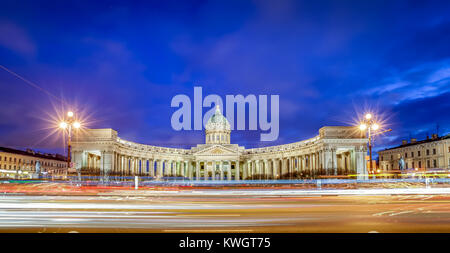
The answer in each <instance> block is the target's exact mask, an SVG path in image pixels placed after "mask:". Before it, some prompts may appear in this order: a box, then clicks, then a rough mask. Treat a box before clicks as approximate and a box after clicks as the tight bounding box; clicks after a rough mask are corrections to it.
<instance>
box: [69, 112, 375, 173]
mask: <svg viewBox="0 0 450 253" xmlns="http://www.w3.org/2000/svg"><path fill="white" fill-rule="evenodd" d="M230 135H231V127H230V123H229V122H228V120H227V119H226V118H225V117H224V116H223V115H222V113H221V111H220V109H219V108H217V109H216V112H215V114H213V115H212V116H211V118H210V119H209V120H208V122H207V124H206V125H205V143H204V144H198V145H197V146H195V147H191V148H190V149H183V148H169V147H161V146H153V145H146V144H140V143H135V142H131V141H127V140H124V139H122V138H120V137H119V135H118V133H117V131H115V130H113V129H86V130H83V131H79V132H78V133H77V134H76V135H75V136H74V138H73V140H72V157H73V162H74V163H75V166H76V169H77V170H80V171H81V174H86V173H87V174H97V175H103V176H106V175H110V176H134V175H139V176H148V177H153V178H156V179H160V178H163V177H164V178H167V177H182V178H185V179H191V180H243V179H244V180H245V179H283V178H288V177H289V176H292V175H294V176H295V177H300V178H318V177H319V176H320V175H330V176H332V175H357V177H358V178H359V179H365V178H367V170H366V162H365V156H366V153H367V142H368V140H367V138H364V137H361V133H360V132H359V131H358V129H357V128H355V127H353V126H325V127H322V128H320V129H319V133H318V135H317V136H314V137H313V138H310V139H307V140H303V141H298V142H294V143H289V144H284V145H277V146H269V147H262V148H251V149H247V148H245V147H243V146H239V145H238V144H232V143H231V141H230V140H231V138H230Z"/></svg>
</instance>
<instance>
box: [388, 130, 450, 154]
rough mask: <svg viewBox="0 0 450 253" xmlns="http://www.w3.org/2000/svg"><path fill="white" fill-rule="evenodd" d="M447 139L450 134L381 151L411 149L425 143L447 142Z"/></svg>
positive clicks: (449, 137)
mask: <svg viewBox="0 0 450 253" xmlns="http://www.w3.org/2000/svg"><path fill="white" fill-rule="evenodd" d="M445 139H450V134H447V135H444V136H440V137H437V138H431V139H425V140H421V141H416V142H414V143H411V142H409V143H407V144H403V145H399V146H396V147H393V148H387V149H384V150H381V151H386V150H392V149H397V148H404V147H410V146H415V145H420V144H424V143H430V142H435V141H440V140H445Z"/></svg>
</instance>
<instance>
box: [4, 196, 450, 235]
mask: <svg viewBox="0 0 450 253" xmlns="http://www.w3.org/2000/svg"><path fill="white" fill-rule="evenodd" d="M131 192H132V191H131ZM0 232H44V233H51V232H60V233H66V232H121V233H124V232H180V233H184V232H206V233H210V232H255V233H259V232H272V233H273V232H308V233H311V232H360V233H368V232H373V233H375V232H380V233H384V232H450V195H448V194H441V195H434V194H431V195H430V194H412V195H407V194H401V195H391V194H383V195H335V196H333V195H331V196H320V195H308V196H301V194H295V193H290V194H280V195H277V194H267V195H258V194H238V193H236V191H222V192H220V194H217V191H214V190H211V191H193V192H191V193H189V194H186V193H183V194H178V193H177V192H171V193H169V194H138V195H136V194H132V193H130V192H123V193H120V194H117V195H104V196H102V195H100V196H26V195H9V194H3V195H1V196H0Z"/></svg>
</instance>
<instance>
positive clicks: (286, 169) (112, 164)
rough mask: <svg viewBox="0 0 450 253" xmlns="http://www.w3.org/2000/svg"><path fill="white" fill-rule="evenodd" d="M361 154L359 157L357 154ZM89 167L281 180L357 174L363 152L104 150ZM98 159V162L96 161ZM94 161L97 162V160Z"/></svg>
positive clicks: (211, 177) (115, 171)
mask: <svg viewBox="0 0 450 253" xmlns="http://www.w3.org/2000/svg"><path fill="white" fill-rule="evenodd" d="M355 155H356V156H358V157H355ZM85 157H86V159H87V161H86V163H87V164H86V165H88V168H89V167H91V166H98V165H99V169H100V171H101V172H102V173H103V175H104V173H106V174H108V175H114V176H135V175H136V176H148V177H157V178H161V177H183V178H188V179H191V180H193V179H196V180H240V179H280V178H289V177H292V176H293V175H294V176H295V177H297V176H300V177H306V178H311V177H316V176H318V175H338V174H343V173H356V168H357V166H361V164H359V165H357V163H358V161H359V162H361V161H364V152H354V151H347V152H340V153H339V154H337V152H336V149H323V150H319V151H317V152H312V153H305V154H293V155H289V154H286V155H284V156H279V157H267V158H266V157H264V156H261V155H259V156H258V157H255V156H252V155H247V156H242V157H241V160H237V159H233V160H230V159H199V160H197V159H195V158H190V159H184V158H183V157H182V156H181V157H179V158H177V157H174V158H170V157H169V158H164V157H159V158H158V157H139V156H134V155H124V154H121V153H118V152H105V151H103V152H101V155H100V156H99V157H98V156H97V157H95V156H92V154H90V153H87V154H86V155H85ZM97 160H98V161H97ZM94 162H95V163H94Z"/></svg>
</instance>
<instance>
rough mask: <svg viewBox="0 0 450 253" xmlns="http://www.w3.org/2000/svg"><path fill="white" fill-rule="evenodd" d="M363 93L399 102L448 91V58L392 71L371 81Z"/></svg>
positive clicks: (449, 73) (449, 66) (449, 74)
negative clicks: (378, 80)
mask: <svg viewBox="0 0 450 253" xmlns="http://www.w3.org/2000/svg"><path fill="white" fill-rule="evenodd" d="M372 86H373V87H374V88H371V89H368V90H367V91H363V93H364V94H365V95H369V96H377V97H384V98H387V99H386V100H385V102H387V103H390V104H399V103H402V102H404V101H407V100H415V99H421V98H428V97H435V96H438V95H440V94H444V93H446V92H448V91H450V59H447V60H444V61H439V62H431V63H423V64H420V65H418V66H415V67H413V68H410V69H407V70H405V71H402V72H399V73H394V74H391V75H390V76H388V77H387V78H385V79H384V80H382V81H380V82H379V83H373V84H372Z"/></svg>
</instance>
